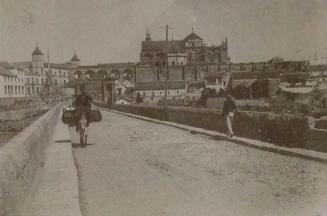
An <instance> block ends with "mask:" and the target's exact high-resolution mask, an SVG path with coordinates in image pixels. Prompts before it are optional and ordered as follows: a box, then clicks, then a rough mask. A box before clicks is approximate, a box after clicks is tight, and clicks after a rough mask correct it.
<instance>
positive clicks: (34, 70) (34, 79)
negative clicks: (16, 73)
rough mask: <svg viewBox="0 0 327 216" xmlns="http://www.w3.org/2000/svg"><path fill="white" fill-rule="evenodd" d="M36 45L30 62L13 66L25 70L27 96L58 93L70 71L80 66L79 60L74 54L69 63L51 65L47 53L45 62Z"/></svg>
mask: <svg viewBox="0 0 327 216" xmlns="http://www.w3.org/2000/svg"><path fill="white" fill-rule="evenodd" d="M44 57H45V56H44V54H43V52H42V51H41V49H40V48H39V46H38V44H36V48H35V50H34V51H33V52H32V61H31V62H15V63H13V64H14V65H15V66H17V67H19V68H22V69H24V70H25V86H26V95H27V96H36V95H41V94H45V93H47V92H50V91H51V92H57V93H58V92H60V91H61V89H62V88H63V87H65V86H66V85H67V84H68V82H69V78H70V73H71V72H72V70H73V69H74V68H76V67H78V66H79V65H80V59H79V58H78V57H77V55H76V52H75V53H74V56H73V58H72V59H71V61H69V62H66V63H62V64H58V63H51V62H50V61H49V60H50V57H49V53H48V55H47V60H45V58H44Z"/></svg>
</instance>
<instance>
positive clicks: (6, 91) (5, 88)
mask: <svg viewBox="0 0 327 216" xmlns="http://www.w3.org/2000/svg"><path fill="white" fill-rule="evenodd" d="M5 94H7V86H6V85H5Z"/></svg>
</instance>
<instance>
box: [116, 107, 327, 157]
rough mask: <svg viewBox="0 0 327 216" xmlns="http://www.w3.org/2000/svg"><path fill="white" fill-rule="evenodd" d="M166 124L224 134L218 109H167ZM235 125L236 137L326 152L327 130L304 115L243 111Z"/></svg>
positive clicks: (147, 110) (144, 111) (155, 111)
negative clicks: (319, 129) (181, 125)
mask: <svg viewBox="0 0 327 216" xmlns="http://www.w3.org/2000/svg"><path fill="white" fill-rule="evenodd" d="M112 109H114V110H117V111H121V112H127V113H132V114H136V115H142V116H146V117H150V118H154V119H159V120H162V119H163V117H164V115H165V114H164V109H163V107H160V106H138V105H118V104H115V105H113V106H112ZM167 121H171V122H175V123H179V124H185V125H190V126H194V127H199V128H204V129H208V130H214V131H219V132H222V133H224V132H225V123H224V119H223V116H222V112H221V110H217V109H202V108H200V109H199V108H186V107H168V108H167ZM233 125H234V132H235V134H236V136H241V137H247V138H252V139H257V140H261V141H266V142H271V143H274V144H277V145H281V146H287V147H294V148H305V149H312V150H318V151H327V143H326V139H327V131H319V132H318V131H317V130H316V129H313V127H312V126H311V124H310V121H309V119H308V118H306V117H304V116H301V115H280V114H274V113H269V112H246V111H241V112H239V113H238V114H237V115H236V117H235V119H234V122H233ZM324 143H326V144H324Z"/></svg>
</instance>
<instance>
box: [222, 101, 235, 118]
mask: <svg viewBox="0 0 327 216" xmlns="http://www.w3.org/2000/svg"><path fill="white" fill-rule="evenodd" d="M230 112H236V104H235V102H234V101H233V100H232V99H227V100H225V102H224V107H223V116H226V115H228V113H230Z"/></svg>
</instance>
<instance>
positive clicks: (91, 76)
mask: <svg viewBox="0 0 327 216" xmlns="http://www.w3.org/2000/svg"><path fill="white" fill-rule="evenodd" d="M85 78H86V79H89V80H91V79H94V71H93V70H88V71H86V73H85Z"/></svg>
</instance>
